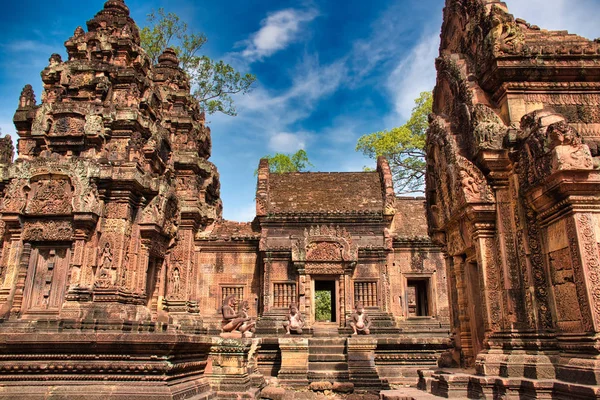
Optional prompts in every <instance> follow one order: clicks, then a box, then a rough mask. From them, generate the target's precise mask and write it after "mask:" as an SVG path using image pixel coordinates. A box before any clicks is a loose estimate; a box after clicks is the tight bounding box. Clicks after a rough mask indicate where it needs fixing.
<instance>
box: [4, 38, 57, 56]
mask: <svg viewBox="0 0 600 400" xmlns="http://www.w3.org/2000/svg"><path fill="white" fill-rule="evenodd" d="M1 46H2V48H4V49H5V50H6V51H10V52H15V53H16V52H29V53H41V54H44V57H48V58H49V57H50V54H52V53H59V52H62V51H63V50H64V48H62V47H56V46H52V45H50V44H47V43H42V42H38V41H35V40H15V41H13V42H9V43H6V44H2V45H1ZM46 54H47V55H46Z"/></svg>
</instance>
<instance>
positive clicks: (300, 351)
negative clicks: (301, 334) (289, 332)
mask: <svg viewBox="0 0 600 400" xmlns="http://www.w3.org/2000/svg"><path fill="white" fill-rule="evenodd" d="M279 349H280V350H281V368H280V370H279V375H278V376H277V377H278V378H279V382H280V383H281V384H283V385H289V386H293V387H302V386H304V387H305V386H306V385H308V339H303V338H293V337H286V338H280V339H279Z"/></svg>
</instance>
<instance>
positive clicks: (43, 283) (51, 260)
mask: <svg viewBox="0 0 600 400" xmlns="http://www.w3.org/2000/svg"><path fill="white" fill-rule="evenodd" d="M70 255H71V249H70V248H68V247H67V246H63V247H46V246H34V247H33V248H32V250H31V256H30V257H29V267H28V269H27V280H26V283H25V293H24V295H23V301H24V311H25V313H27V314H46V315H51V314H58V312H59V311H60V309H61V307H62V304H63V302H64V297H65V290H64V288H65V286H66V285H67V274H68V271H69V263H70Z"/></svg>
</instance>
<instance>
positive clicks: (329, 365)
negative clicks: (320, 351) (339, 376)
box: [308, 361, 348, 372]
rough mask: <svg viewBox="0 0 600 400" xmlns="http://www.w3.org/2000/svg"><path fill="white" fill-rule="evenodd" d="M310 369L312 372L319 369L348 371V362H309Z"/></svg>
mask: <svg viewBox="0 0 600 400" xmlns="http://www.w3.org/2000/svg"><path fill="white" fill-rule="evenodd" d="M308 370H309V371H311V372H317V371H348V363H347V362H336V361H334V362H331V361H322V362H313V363H309V364H308Z"/></svg>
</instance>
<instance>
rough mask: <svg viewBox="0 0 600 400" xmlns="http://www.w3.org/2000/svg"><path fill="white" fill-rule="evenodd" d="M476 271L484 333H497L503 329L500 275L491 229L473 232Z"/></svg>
mask: <svg viewBox="0 0 600 400" xmlns="http://www.w3.org/2000/svg"><path fill="white" fill-rule="evenodd" d="M475 241H476V253H477V264H478V265H477V269H478V271H479V274H480V276H479V280H480V282H481V283H482V287H481V290H482V291H483V292H482V293H481V296H480V299H481V302H482V304H481V307H480V308H481V309H483V310H485V313H484V315H483V317H484V321H483V322H484V326H485V331H486V332H487V333H488V335H489V333H490V332H498V331H500V330H502V327H503V318H504V315H503V304H502V292H503V290H502V289H503V285H502V274H501V272H500V268H499V266H498V264H497V259H496V255H497V254H498V251H497V248H496V245H495V240H494V231H493V230H491V229H485V228H484V229H479V230H478V231H477V232H475Z"/></svg>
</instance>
